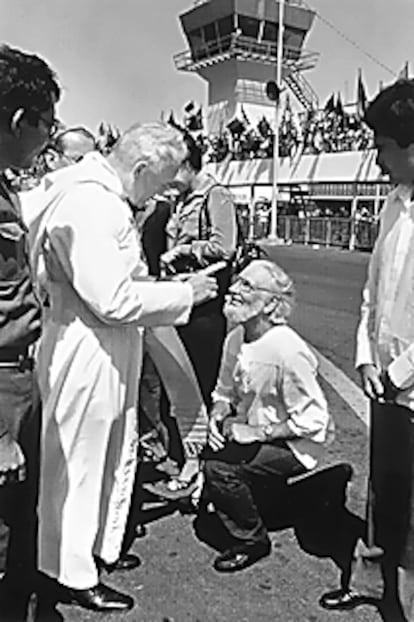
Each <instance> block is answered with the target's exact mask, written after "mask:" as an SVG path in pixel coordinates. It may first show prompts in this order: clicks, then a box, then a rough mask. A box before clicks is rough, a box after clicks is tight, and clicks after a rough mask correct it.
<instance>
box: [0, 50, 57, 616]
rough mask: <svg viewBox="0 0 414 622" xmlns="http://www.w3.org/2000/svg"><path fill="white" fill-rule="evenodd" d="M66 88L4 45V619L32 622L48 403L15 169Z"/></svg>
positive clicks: (23, 164)
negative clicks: (43, 417) (39, 372)
mask: <svg viewBox="0 0 414 622" xmlns="http://www.w3.org/2000/svg"><path fill="white" fill-rule="evenodd" d="M59 96H60V88H59V85H58V83H57V81H56V77H55V75H54V73H53V71H52V70H51V68H50V67H49V66H48V65H47V63H45V62H44V61H43V60H42V59H40V58H39V57H38V56H35V55H31V54H26V53H23V52H21V51H19V50H17V49H13V48H10V47H8V46H0V167H1V176H0V570H1V571H2V572H3V573H4V574H5V576H4V578H3V580H2V581H1V584H0V619H1V620H7V622H13V621H14V620H24V619H25V610H26V605H27V601H28V597H29V594H30V591H31V590H32V589H33V578H34V572H35V542H36V537H35V523H36V521H35V508H36V500H37V462H38V436H39V427H40V401H39V399H38V394H37V385H36V378H35V374H34V370H33V360H32V358H31V350H32V348H33V345H34V344H35V342H36V341H37V339H38V337H39V334H40V326H41V318H40V305H39V303H38V300H37V298H36V295H35V293H34V290H33V287H32V281H31V275H30V269H29V262H28V252H27V250H28V249H27V236H26V227H25V225H24V223H23V220H22V217H21V213H20V204H19V200H18V198H17V195H16V194H15V193H14V192H13V191H12V190H11V188H10V187H9V185H8V183H7V180H6V178H5V172H6V171H7V169H12V170H15V171H19V170H21V169H26V168H29V167H30V166H31V165H32V163H33V160H34V159H35V157H36V156H37V155H38V154H39V153H40V152H41V151H42V150H43V149H44V148H45V146H46V144H47V143H48V141H49V138H50V133H51V132H52V131H53V126H54V124H55V117H54V108H55V103H56V102H57V101H58V99H59Z"/></svg>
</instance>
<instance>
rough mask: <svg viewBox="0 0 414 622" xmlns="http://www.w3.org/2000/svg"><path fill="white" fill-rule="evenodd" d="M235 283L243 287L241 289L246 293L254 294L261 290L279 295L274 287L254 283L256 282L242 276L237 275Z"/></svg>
mask: <svg viewBox="0 0 414 622" xmlns="http://www.w3.org/2000/svg"><path fill="white" fill-rule="evenodd" d="M233 285H237V286H238V287H239V288H240V289H241V291H243V292H245V293H246V294H252V293H253V292H255V291H261V292H268V293H269V294H273V295H274V296H276V295H277V294H276V292H275V291H274V290H273V289H270V287H260V285H254V283H251V282H250V281H248V280H247V279H245V278H244V277H242V276H239V277H237V279H236V280H235V281H234V283H233Z"/></svg>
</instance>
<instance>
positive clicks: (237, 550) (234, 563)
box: [214, 541, 271, 572]
mask: <svg viewBox="0 0 414 622" xmlns="http://www.w3.org/2000/svg"><path fill="white" fill-rule="evenodd" d="M270 550H271V545H270V542H269V541H267V542H263V543H262V542H260V543H259V544H251V545H245V546H236V547H233V548H232V549H229V550H227V551H224V553H222V554H221V555H219V556H218V557H217V558H216V559H215V561H214V569H215V570H217V572H237V571H239V570H244V568H247V567H248V566H251V565H252V564H255V563H256V562H257V561H259V559H261V558H262V557H266V555H269V553H270Z"/></svg>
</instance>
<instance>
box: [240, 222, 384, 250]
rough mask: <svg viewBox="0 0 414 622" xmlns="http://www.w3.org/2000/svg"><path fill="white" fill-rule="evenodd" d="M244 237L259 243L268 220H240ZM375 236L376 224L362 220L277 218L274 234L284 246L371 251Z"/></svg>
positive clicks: (263, 236) (266, 234)
mask: <svg viewBox="0 0 414 622" xmlns="http://www.w3.org/2000/svg"><path fill="white" fill-rule="evenodd" d="M242 223H243V224H242V227H243V234H244V235H245V237H246V238H250V239H254V240H261V239H264V238H267V237H268V236H269V233H270V219H264V218H261V217H260V216H257V215H254V218H253V220H252V221H251V220H250V219H249V218H244V219H242ZM377 234H378V221H375V220H373V219H362V218H335V217H319V216H318V217H316V216H304V217H300V216H282V215H280V216H278V219H277V235H278V237H279V238H280V239H282V240H283V241H284V242H286V243H295V244H305V245H319V246H324V247H326V248H329V247H337V248H342V249H348V250H360V251H371V250H372V248H373V246H374V243H375V239H376V237H377Z"/></svg>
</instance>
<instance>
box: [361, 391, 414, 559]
mask: <svg viewBox="0 0 414 622" xmlns="http://www.w3.org/2000/svg"><path fill="white" fill-rule="evenodd" d="M412 416H413V413H412V412H411V411H410V410H408V408H405V407H403V406H398V405H396V404H392V403H386V404H381V403H378V402H373V403H372V405H371V455H370V489H371V490H370V493H371V494H370V504H371V507H370V512H369V519H370V520H371V521H372V523H371V529H372V531H373V537H374V542H375V544H377V545H378V546H380V547H381V548H382V549H384V551H385V560H386V562H387V563H389V564H391V565H395V566H396V565H399V564H400V563H401V564H403V565H406V566H408V567H410V568H414V423H412V422H411V418H412Z"/></svg>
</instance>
